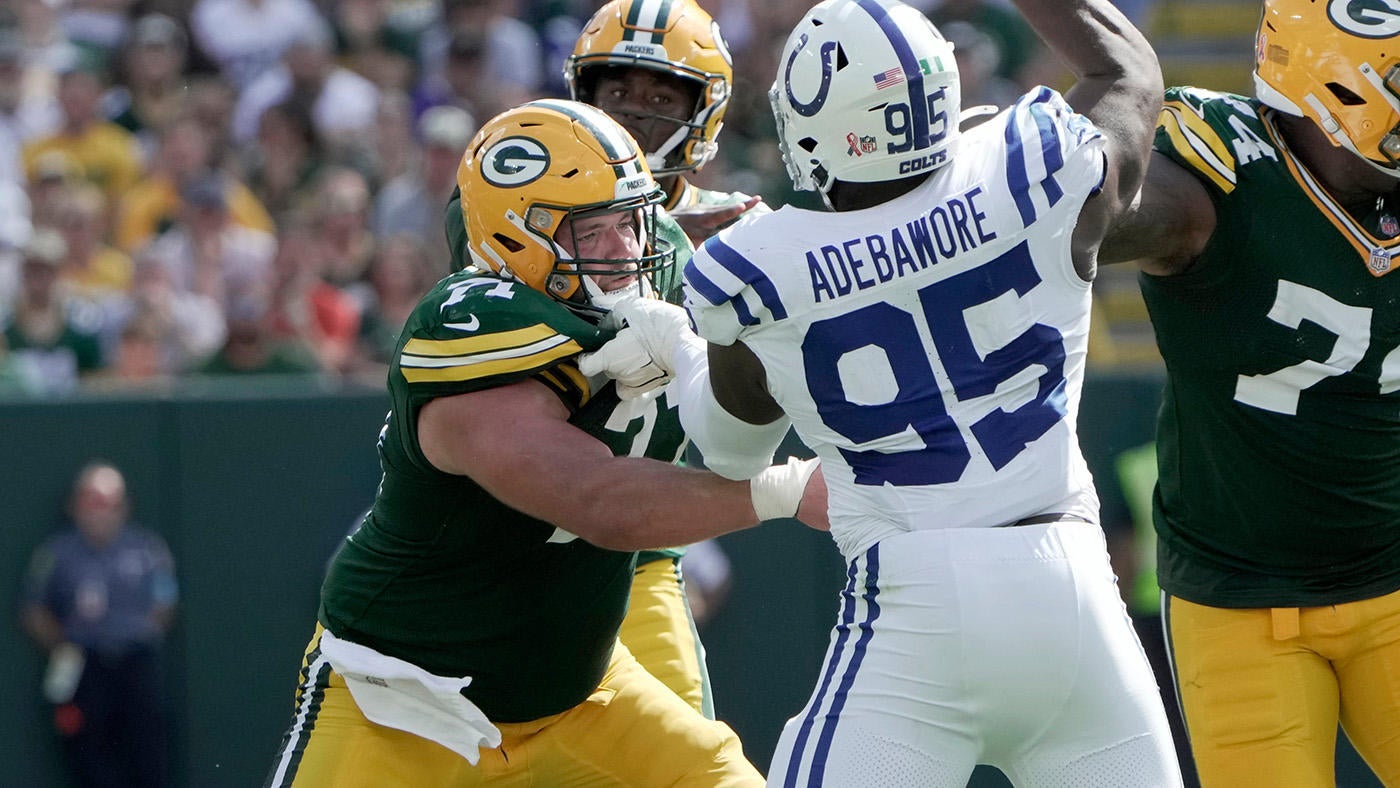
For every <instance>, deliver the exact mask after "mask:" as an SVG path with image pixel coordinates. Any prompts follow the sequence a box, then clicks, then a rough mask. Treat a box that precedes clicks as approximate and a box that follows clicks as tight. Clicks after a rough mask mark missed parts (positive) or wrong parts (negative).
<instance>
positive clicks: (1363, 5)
mask: <svg viewBox="0 0 1400 788" xmlns="http://www.w3.org/2000/svg"><path fill="white" fill-rule="evenodd" d="M1327 18H1328V19H1329V20H1331V22H1332V24H1334V25H1336V26H1337V27H1339V28H1341V29H1342V30H1345V31H1346V32H1348V33H1351V34H1352V35H1354V36H1361V37H1362V38H1391V37H1393V36H1395V35H1400V2H1396V0H1328V3H1327Z"/></svg>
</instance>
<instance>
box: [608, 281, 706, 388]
mask: <svg viewBox="0 0 1400 788" xmlns="http://www.w3.org/2000/svg"><path fill="white" fill-rule="evenodd" d="M610 317H611V318H612V319H614V320H618V321H620V322H621V324H622V325H625V326H626V327H627V328H630V329H632V330H633V331H635V332H636V335H637V341H638V342H640V343H641V344H642V346H643V347H644V348H646V351H647V354H648V355H650V356H651V360H652V361H653V362H655V363H656V365H657V366H659V367H661V368H662V369H664V370H666V374H668V375H674V374H675V373H676V362H675V358H676V351H677V350H678V349H679V348H680V346H681V345H682V344H684V343H694V342H701V341H702V340H701V339H700V337H698V336H696V335H695V332H694V331H692V330H691V328H690V315H688V314H686V311H685V309H684V308H682V307H679V306H676V305H675V304H669V303H667V302H665V301H662V300H660V299H656V298H642V297H641V296H633V297H629V298H625V299H623V300H622V301H620V302H618V304H617V306H615V307H613V310H612V314H611V315H610Z"/></svg>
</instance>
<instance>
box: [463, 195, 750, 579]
mask: <svg viewBox="0 0 1400 788" xmlns="http://www.w3.org/2000/svg"><path fill="white" fill-rule="evenodd" d="M689 189H690V190H692V191H698V190H696V189H695V187H693V186H689ZM713 194H715V195H720V194H721V193H720V192H713ZM741 196H742V195H741ZM443 219H444V227H445V228H446V230H447V247H448V249H450V250H451V252H452V260H451V267H452V270H453V271H460V270H462V269H463V268H465V267H466V265H467V261H468V259H469V258H468V255H467V243H468V240H467V226H466V223H465V222H464V221H463V219H462V190H461V189H456V190H454V191H453V192H452V197H451V198H450V199H449V200H448V201H447V208H446V211H445V215H444V217H443ZM651 230H652V232H654V233H655V234H656V236H657V237H658V238H661V239H663V240H665V241H668V242H670V244H671V246H672V247H674V248H675V250H676V264H675V265H674V266H672V267H671V268H669V269H667V270H666V271H664V272H658V273H657V274H656V275H653V279H652V284H653V285H655V286H656V290H657V292H658V293H659V294H660V295H661V297H662V298H665V299H666V300H667V301H670V302H671V303H673V304H679V303H680V301H681V272H682V271H684V270H685V264H686V263H688V262H690V257H691V255H693V254H695V247H694V246H693V245H692V244H691V243H690V239H689V238H688V237H686V234H685V231H684V230H682V229H681V226H680V224H678V223H677V222H676V220H675V219H673V218H671V215H670V214H668V213H666V212H665V211H658V212H657V214H656V226H655V227H653V228H651ZM684 554H685V548H683V547H673V548H668V549H665V550H646V551H643V552H642V554H641V556H640V558H639V559H638V562H639V563H643V564H647V563H651V562H652V561H660V560H663V559H665V560H671V559H675V558H680V557H681V556H682V555H684Z"/></svg>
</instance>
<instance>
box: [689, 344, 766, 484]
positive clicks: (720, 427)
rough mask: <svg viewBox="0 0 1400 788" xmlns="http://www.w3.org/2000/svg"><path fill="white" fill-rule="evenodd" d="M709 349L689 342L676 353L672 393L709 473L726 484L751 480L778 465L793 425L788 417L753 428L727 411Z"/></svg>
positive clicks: (753, 425) (691, 440) (692, 441)
mask: <svg viewBox="0 0 1400 788" xmlns="http://www.w3.org/2000/svg"><path fill="white" fill-rule="evenodd" d="M705 347H706V346H705V343H704V342H699V341H691V342H683V343H682V344H681V347H680V348H679V349H678V350H677V351H676V355H675V365H676V379H675V380H674V381H673V382H672V383H671V392H672V394H673V395H674V396H675V398H676V399H677V401H678V402H679V404H680V417H681V425H682V426H683V427H684V428H685V432H686V435H687V437H689V438H690V442H691V443H693V444H695V447H696V448H697V449H699V450H700V453H701V454H703V455H704V457H705V467H706V468H709V469H710V470H711V471H713V472H715V473H717V474H719V475H720V476H723V477H725V478H726V479H734V480H736V481H737V480H744V479H751V478H753V477H754V476H756V475H758V474H759V473H760V472H761V471H763V469H765V468H767V467H768V466H769V465H771V464H772V462H773V453H774V452H775V451H777V450H778V445H779V444H781V443H782V442H783V437H784V436H786V435H787V431H788V424H789V420H788V418H787V417H786V416H783V417H782V418H779V419H777V420H776V421H773V422H772V423H769V424H750V423H748V422H746V421H744V420H742V419H740V418H738V417H736V416H734V415H733V414H731V413H730V412H729V411H727V410H725V409H724V406H723V405H720V404H719V402H718V401H717V400H716V399H715V394H714V389H712V388H711V387H710V364H709V360H708V358H707V356H706V352H705Z"/></svg>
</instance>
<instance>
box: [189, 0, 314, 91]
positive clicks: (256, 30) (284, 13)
mask: <svg viewBox="0 0 1400 788" xmlns="http://www.w3.org/2000/svg"><path fill="white" fill-rule="evenodd" d="M325 24H326V21H325V19H324V17H322V16H321V13H320V12H319V11H317V10H316V5H315V4H314V3H312V2H310V0H197V2H195V4H194V7H193V8H192V9H191V10H190V32H191V33H192V34H193V36H194V40H195V44H196V45H198V46H199V48H200V49H201V50H202V51H203V53H204V55H205V56H206V57H208V58H210V59H211V60H213V61H214V62H215V63H217V64H218V66H219V69H220V72H221V73H222V74H223V77H224V79H226V80H228V82H229V84H231V85H233V87H234V89H235V90H236V91H238V92H239V93H241V92H243V90H244V89H245V88H247V87H248V86H249V85H251V84H252V83H253V81H254V80H256V79H257V78H258V77H260V76H262V74H263V73H264V72H266V71H268V70H270V69H272V68H274V67H275V66H277V65H278V64H279V63H280V62H281V61H282V54H283V53H284V52H286V51H287V49H288V47H290V46H291V45H292V43H293V42H295V41H297V40H298V39H299V38H302V37H304V36H307V35H319V34H320V31H322V30H323V29H324V27H325Z"/></svg>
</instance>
